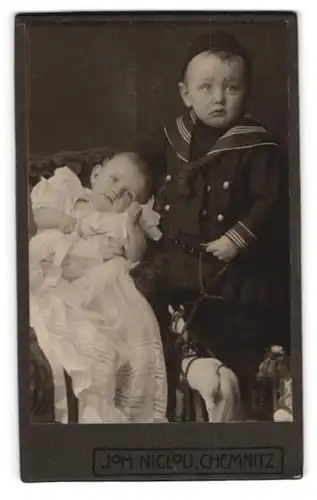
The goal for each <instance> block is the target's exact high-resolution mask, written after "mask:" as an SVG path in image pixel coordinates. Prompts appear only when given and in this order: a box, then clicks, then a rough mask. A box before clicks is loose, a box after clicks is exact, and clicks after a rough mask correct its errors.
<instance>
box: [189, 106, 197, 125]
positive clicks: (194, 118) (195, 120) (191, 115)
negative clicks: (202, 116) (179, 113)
mask: <svg viewBox="0 0 317 500" xmlns="http://www.w3.org/2000/svg"><path fill="white" fill-rule="evenodd" d="M189 116H190V117H191V119H192V122H193V124H194V125H195V123H196V122H197V115H196V113H195V111H194V110H193V109H191V110H190V112H189Z"/></svg>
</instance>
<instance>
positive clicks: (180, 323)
mask: <svg viewBox="0 0 317 500" xmlns="http://www.w3.org/2000/svg"><path fill="white" fill-rule="evenodd" d="M168 309H169V313H170V314H171V317H172V322H171V331H172V334H175V335H176V344H177V350H178V358H179V369H180V370H179V371H180V378H179V386H178V388H177V397H176V401H177V403H176V406H177V409H176V414H177V415H176V419H179V420H181V421H192V420H194V421H208V422H230V421H234V420H237V415H238V412H239V407H240V392H239V384H238V380H237V377H236V376H235V374H234V373H233V372H232V371H231V370H230V369H229V368H227V367H226V366H225V365H224V364H223V363H222V362H221V361H219V360H218V359H216V358H215V357H214V356H213V354H212V353H211V352H210V351H207V356H208V357H206V355H205V353H204V354H203V356H204V357H201V351H200V349H199V346H198V343H197V341H195V340H194V339H193V338H190V335H189V332H188V329H187V326H188V323H189V321H188V319H187V322H186V321H185V320H184V315H185V311H184V308H183V307H182V306H180V307H179V309H177V310H174V309H173V307H172V306H171V305H170V306H169V308H168ZM204 406H205V408H204Z"/></svg>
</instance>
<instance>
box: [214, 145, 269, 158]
mask: <svg viewBox="0 0 317 500" xmlns="http://www.w3.org/2000/svg"><path fill="white" fill-rule="evenodd" d="M257 146H277V144H276V142H261V143H259V144H248V145H246V146H236V147H233V148H222V149H215V150H214V151H209V152H208V153H207V156H208V155H209V156H211V155H213V154H215V153H222V152H223V151H235V150H236V149H251V148H255V147H257Z"/></svg>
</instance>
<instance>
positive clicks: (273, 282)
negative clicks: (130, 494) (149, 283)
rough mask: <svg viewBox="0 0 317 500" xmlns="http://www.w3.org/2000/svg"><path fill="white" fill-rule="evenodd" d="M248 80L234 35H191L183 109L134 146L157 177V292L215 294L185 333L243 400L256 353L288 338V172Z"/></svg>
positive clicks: (182, 298) (176, 296)
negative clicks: (257, 114)
mask: <svg viewBox="0 0 317 500" xmlns="http://www.w3.org/2000/svg"><path fill="white" fill-rule="evenodd" d="M250 86H251V60H250V56H249V53H248V52H247V51H246V49H245V48H244V47H243V46H241V44H240V43H239V42H238V41H237V40H236V39H235V38H234V37H233V36H231V35H229V34H227V33H224V32H214V33H211V34H207V35H205V36H203V37H201V38H199V39H198V40H196V41H195V42H194V43H193V44H192V46H191V47H190V49H189V52H188V55H187V58H186V60H185V64H184V70H183V74H182V78H181V82H180V83H179V92H180V95H181V98H182V100H183V102H184V104H185V107H186V111H185V113H184V115H183V116H181V117H178V118H177V119H176V120H175V121H174V123H171V124H170V125H169V126H167V127H166V128H165V129H164V131H161V132H159V133H157V134H156V135H154V136H153V138H152V139H151V140H149V141H146V142H144V143H142V144H141V145H140V146H139V148H138V151H139V152H140V153H141V154H142V155H143V156H144V157H145V158H146V159H147V160H148V161H149V164H150V166H152V168H153V170H154V172H155V174H156V176H157V186H158V188H157V195H156V210H157V211H159V212H160V215H161V229H162V232H163V235H164V238H163V242H161V243H160V245H161V248H158V247H157V248H156V251H155V252H154V257H153V262H154V267H155V261H156V260H158V259H160V262H161V264H162V265H161V267H160V277H161V278H162V279H161V280H160V283H161V285H162V286H163V287H164V288H163V289H164V291H165V292H166V293H165V294H164V297H165V298H166V300H167V301H170V302H173V301H174V302H178V303H179V302H182V303H183V304H185V308H186V305H188V308H189V309H188V310H190V307H191V304H192V303H193V301H195V299H196V298H197V297H198V295H199V293H200V292H201V291H202V290H204V292H207V293H209V294H212V295H213V296H214V298H213V299H205V300H204V301H203V302H202V303H201V305H200V306H199V309H198V310H197V312H196V314H195V316H194V319H193V321H192V323H191V325H190V332H191V333H192V334H195V335H197V336H198V337H199V338H200V339H201V340H202V341H203V343H204V344H205V345H206V346H207V347H208V348H209V349H211V350H212V351H213V353H214V354H215V356H216V357H218V358H219V359H221V361H222V362H223V363H225V364H227V365H228V366H229V367H230V368H232V369H233V371H234V372H235V373H236V374H237V376H238V377H239V380H240V384H241V391H242V397H244V395H245V393H246V394H249V387H248V386H247V384H248V383H249V382H250V380H251V379H252V377H253V376H255V373H256V369H257V366H258V364H259V361H260V360H261V356H262V354H263V349H264V348H265V347H266V346H268V345H269V344H270V343H271V342H273V343H282V344H283V345H284V346H286V348H287V342H288V334H289V332H288V283H287V281H288V265H289V264H288V263H289V259H288V250H287V248H288V234H287V230H288V227H287V226H288V222H287V210H285V208H284V207H285V206H286V205H287V204H285V203H284V201H285V200H284V198H285V197H284V195H283V190H284V189H285V187H286V188H287V178H286V177H285V171H284V168H283V165H282V155H281V152H280V148H279V145H278V144H277V142H276V140H275V139H274V138H273V137H272V135H271V134H270V133H269V132H268V131H267V130H266V129H265V128H264V127H263V126H262V125H261V124H260V123H259V122H257V121H255V120H254V118H252V117H251V116H250V115H249V114H248V113H247V112H246V104H247V98H248V95H249V93H250ZM225 266H226V269H225V270H224V272H223V273H222V274H221V275H219V272H220V273H221V270H222V269H224V267H225ZM216 276H219V277H218V279H217V280H216V281H214V279H215V277H216ZM161 296H162V294H161ZM162 300H163V299H162ZM164 307H165V306H164ZM162 309H164V308H163V307H162ZM158 315H159V312H158ZM161 323H162V325H163V324H164V319H163V316H162V320H161ZM167 364H168V366H170V367H172V366H173V360H171V361H170V362H169V361H168V360H167ZM244 399H248V398H244ZM170 404H173V403H172V402H170Z"/></svg>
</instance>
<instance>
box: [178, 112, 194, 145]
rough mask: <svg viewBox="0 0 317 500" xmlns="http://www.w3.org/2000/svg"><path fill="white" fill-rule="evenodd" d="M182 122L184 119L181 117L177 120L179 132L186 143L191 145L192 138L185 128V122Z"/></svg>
mask: <svg viewBox="0 0 317 500" xmlns="http://www.w3.org/2000/svg"><path fill="white" fill-rule="evenodd" d="M182 120H183V117H181V116H180V117H178V118H177V119H176V124H177V128H178V131H179V133H180V134H181V136H182V137H183V139H184V141H186V142H187V144H190V140H191V136H190V133H189V132H188V130H187V128H186V127H185V125H184V122H183V121H182Z"/></svg>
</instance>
